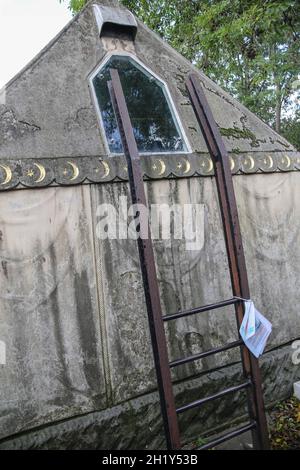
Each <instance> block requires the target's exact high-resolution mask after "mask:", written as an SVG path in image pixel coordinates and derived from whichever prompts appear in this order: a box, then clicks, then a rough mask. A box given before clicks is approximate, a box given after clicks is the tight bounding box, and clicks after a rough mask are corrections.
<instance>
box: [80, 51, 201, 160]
mask: <svg viewBox="0 0 300 470" xmlns="http://www.w3.org/2000/svg"><path fill="white" fill-rule="evenodd" d="M113 56H124V57H129V58H131V59H132V60H133V62H136V63H137V64H138V65H140V66H141V68H142V69H145V70H146V71H147V72H148V73H149V75H151V76H152V77H154V78H155V79H156V80H157V81H158V82H160V83H161V84H162V85H163V88H164V93H165V95H166V100H167V103H168V106H169V108H170V112H171V115H172V117H173V119H174V124H175V126H176V127H178V130H179V132H180V134H181V136H182V140H183V142H184V145H185V147H186V150H180V151H172V152H139V153H140V155H142V156H144V155H145V156H147V155H149V156H150V155H188V154H191V153H192V148H191V146H190V143H189V140H188V138H187V135H186V132H185V129H184V127H183V125H182V122H181V119H180V117H179V113H178V111H177V108H176V106H175V103H174V100H173V98H172V95H171V93H170V90H169V87H168V84H167V83H166V81H165V80H163V79H162V78H161V77H160V76H159V75H157V74H156V73H155V72H153V71H152V70H151V69H150V68H149V67H147V65H145V64H144V63H143V62H142V61H141V60H140V59H139V58H138V57H137V56H136V55H134V54H132V53H130V52H124V51H117V52H109V53H108V54H106V55H105V57H104V58H103V60H102V61H101V63H100V64H99V65H97V66H96V68H95V69H94V70H93V72H92V73H91V74H90V76H89V87H90V90H91V94H92V101H93V103H94V106H95V108H96V114H97V118H98V124H99V127H100V132H101V137H102V139H103V142H104V146H105V150H106V152H107V154H108V155H112V156H113V157H117V156H121V155H124V153H122V152H120V153H113V152H111V151H110V148H109V143H108V140H107V137H106V133H105V127H104V122H103V118H102V113H101V109H100V106H99V102H98V98H97V95H96V90H95V87H94V84H93V80H94V78H95V77H96V75H98V73H99V72H100V70H101V69H102V68H103V67H104V66H105V65H106V64H107V62H108V61H109V60H110V59H111V57H113Z"/></svg>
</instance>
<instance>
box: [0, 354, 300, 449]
mask: <svg viewBox="0 0 300 470" xmlns="http://www.w3.org/2000/svg"><path fill="white" fill-rule="evenodd" d="M261 363H262V372H263V380H264V391H265V398H266V401H267V402H268V403H269V404H271V403H275V402H277V401H278V400H280V399H284V398H286V397H287V396H289V395H290V394H291V391H292V386H291V384H292V383H293V382H295V381H296V380H299V377H300V368H299V367H298V368H296V367H295V366H293V364H292V358H291V346H290V345H287V346H285V347H282V348H280V349H278V350H275V351H273V352H269V353H267V354H265V355H264V356H263V359H262V361H261ZM240 376H241V367H240V366H238V365H229V366H228V367H225V368H223V369H221V370H218V371H215V372H211V373H210V374H207V375H203V376H198V377H195V378H194V379H192V380H190V381H188V382H181V383H178V384H177V385H176V386H175V392H176V399H177V401H178V403H181V404H183V403H185V402H186V397H187V391H188V394H189V398H190V399H195V400H196V399H197V398H199V394H201V392H205V393H207V394H211V393H215V392H218V391H219V390H220V385H223V386H230V385H231V384H232V383H234V382H236V381H237V380H239V379H240ZM274 377H276V380H274ZM245 406H246V403H245V395H244V394H243V393H240V394H238V395H235V396H234V398H232V397H227V398H225V399H222V400H220V401H219V402H215V403H214V404H209V405H205V406H203V407H201V408H198V409H197V410H191V411H190V412H189V413H184V414H183V415H182V416H181V421H180V426H181V430H182V432H183V439H184V441H185V442H191V441H193V440H195V439H197V438H199V437H200V436H205V435H206V433H207V431H210V432H216V431H219V430H222V429H223V427H224V426H225V427H226V426H227V425H228V424H229V423H235V422H238V421H239V420H240V419H242V420H243V419H245V420H247V418H246V416H245V414H244V413H245ZM159 448H165V441H164V437H163V426H162V421H161V416H160V408H159V402H158V395H157V393H153V392H152V393H148V394H145V395H143V396H140V397H137V398H134V399H132V400H128V401H126V402H124V403H122V404H120V405H117V406H112V407H109V408H107V409H106V410H104V411H97V412H94V413H89V414H84V415H82V416H77V417H75V418H73V419H71V420H64V421H62V422H60V423H53V424H52V425H51V426H45V427H44V428H43V429H42V430H41V429H38V430H32V431H31V432H27V433H26V434H23V435H20V436H12V437H11V438H9V439H7V440H3V441H1V442H0V449H12V450H13V449H159Z"/></svg>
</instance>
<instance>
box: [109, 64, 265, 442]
mask: <svg viewBox="0 0 300 470" xmlns="http://www.w3.org/2000/svg"><path fill="white" fill-rule="evenodd" d="M110 74H111V81H109V82H108V87H109V91H110V96H111V100H112V104H113V108H114V112H115V115H116V119H117V123H118V127H119V131H120V135H121V140H122V144H123V148H124V153H125V156H126V160H127V165H128V176H129V184H130V191H131V197H132V202H133V204H142V205H145V206H146V205H147V203H146V197H145V190H144V183H143V176H142V171H141V164H140V157H139V153H138V149H137V145H136V141H135V138H134V133H133V129H132V125H131V121H130V117H129V113H128V109H127V105H126V101H125V97H124V93H123V89H122V85H121V81H120V77H119V73H118V71H117V70H114V69H111V70H110ZM186 86H187V89H188V92H189V96H190V100H191V103H192V106H193V109H194V112H195V114H196V117H197V120H198V123H199V125H200V127H201V130H202V133H203V135H204V138H205V141H206V144H207V147H208V150H209V153H210V155H211V158H212V161H213V164H214V170H215V178H216V183H217V188H218V197H219V204H220V209H221V215H222V222H223V229H224V235H225V242H226V250H227V256H228V262H229V268H230V276H231V284H232V291H233V298H231V299H228V300H225V301H223V302H217V303H214V304H211V305H205V306H202V307H199V308H193V309H191V310H187V311H181V312H178V313H174V314H168V315H165V316H162V310H161V303H160V294H159V287H158V282H157V274H156V267H155V260H154V253H153V246H152V240H151V236H150V230H149V226H148V233H149V237H148V238H147V239H142V238H141V237H138V248H139V257H140V265H141V271H142V278H143V285H144V292H145V298H146V306H147V312H148V320H149V327H150V334H151V341H152V348H153V355H154V362H155V368H156V375H157V382H158V390H159V395H160V403H161V412H162V418H163V423H164V430H165V436H166V442H167V448H168V449H180V448H181V442H180V432H179V424H178V415H179V414H181V413H183V412H185V411H187V410H190V409H192V408H195V407H199V406H201V405H203V404H205V403H208V402H210V401H213V400H216V399H219V398H222V397H224V396H226V395H229V394H232V393H234V392H238V391H240V390H243V389H245V390H246V391H247V400H248V413H249V423H248V424H246V425H244V426H241V427H239V428H238V429H235V430H234V431H231V432H229V433H227V434H224V435H222V436H221V437H218V438H216V439H214V440H212V441H211V442H209V443H207V444H205V445H203V446H202V447H200V448H199V449H201V450H202V449H203V450H204V449H209V448H212V447H215V446H217V445H218V444H221V443H222V442H225V441H227V440H229V439H231V438H233V437H235V436H238V435H240V434H242V433H245V432H247V431H250V430H251V432H252V438H253V447H254V449H268V448H269V437H268V428H267V422H266V416H265V410H264V402H263V396H262V385H261V378H260V370H259V365H258V361H257V359H256V358H255V357H254V356H253V355H252V354H251V353H250V351H249V350H248V349H247V348H246V346H245V345H244V343H243V342H242V340H238V341H234V342H232V343H229V344H227V345H225V346H223V347H218V348H214V349H211V350H208V351H205V352H200V353H199V354H195V355H192V356H189V357H185V358H182V359H178V360H175V361H172V362H170V361H169V358H168V350H167V342H166V336H165V330H164V323H166V322H169V321H174V320H177V319H179V318H183V317H187V316H188V315H195V314H200V313H203V312H206V311H210V310H214V309H218V308H222V307H225V306H227V305H234V306H235V313H236V320H237V327H238V329H239V327H240V325H241V322H242V319H243V314H244V307H243V302H242V300H241V298H246V299H249V298H250V293H249V285H248V279H247V271H246V264H245V258H244V252H243V245H242V238H241V232H240V226H239V220H238V212H237V206H236V200H235V194H234V188H233V181H232V175H231V171H230V166H229V158H228V154H227V151H226V149H225V146H224V143H223V141H222V138H221V135H220V132H219V130H218V128H217V125H216V123H215V121H214V118H213V116H212V112H211V110H210V107H209V105H208V102H207V100H206V97H205V95H204V92H203V90H202V87H201V84H200V81H199V80H198V78H197V76H196V75H195V74H191V75H189V77H188V79H187V82H186ZM237 297H239V299H238V298H237ZM237 347H240V350H241V358H242V365H243V375H244V382H243V383H241V384H239V385H236V386H232V387H230V388H228V389H226V390H223V391H221V392H219V393H216V394H214V395H211V396H208V397H205V398H201V399H199V400H196V401H194V402H192V403H189V404H186V405H184V406H181V407H179V408H176V406H175V398H174V393H173V385H172V380H171V368H173V367H176V366H179V365H182V364H186V363H189V362H192V361H195V360H198V359H202V358H204V357H208V356H211V355H213V354H217V353H220V352H222V351H226V350H229V349H232V348H237Z"/></svg>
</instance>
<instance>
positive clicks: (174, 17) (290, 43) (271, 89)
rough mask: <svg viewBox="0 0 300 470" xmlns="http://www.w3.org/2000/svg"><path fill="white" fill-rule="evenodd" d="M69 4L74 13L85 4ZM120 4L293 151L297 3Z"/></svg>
mask: <svg viewBox="0 0 300 470" xmlns="http://www.w3.org/2000/svg"><path fill="white" fill-rule="evenodd" d="M69 3H70V8H71V10H72V11H73V12H77V11H79V10H80V9H81V8H82V7H83V6H84V4H86V3H87V0H69ZM121 3H123V5H125V6H126V7H127V8H129V9H130V10H131V11H133V12H134V13H135V14H136V15H137V16H138V17H139V18H140V19H141V20H142V21H143V22H145V23H146V24H147V25H148V26H149V27H150V28H151V29H153V30H154V31H156V32H157V33H158V34H159V35H160V36H161V37H163V38H164V39H165V40H166V41H168V42H169V43H170V44H171V45H172V46H173V47H174V48H175V49H177V50H178V51H179V52H180V53H182V54H183V55H184V56H185V57H187V58H188V59H189V60H191V61H192V62H193V63H194V64H195V65H197V66H198V67H199V68H201V69H202V70H203V71H204V73H206V74H207V75H208V76H210V77H211V78H212V79H213V80H214V81H215V82H217V83H218V84H219V85H220V86H222V87H223V88H224V89H226V90H227V91H229V92H230V93H231V94H232V95H233V96H235V97H236V98H237V99H238V100H239V101H241V102H242V103H243V104H245V106H247V107H248V108H249V109H251V110H252V111H253V112H254V113H256V114H257V115H259V116H260V117H261V118H262V119H263V120H264V121H265V122H267V123H269V124H270V125H272V126H273V127H274V128H275V129H276V130H277V131H278V132H281V133H282V134H284V135H286V136H287V138H288V139H289V140H290V141H291V142H292V143H294V144H295V145H299V136H298V133H297V129H299V112H300V105H299V99H298V100H297V99H296V98H297V93H298V92H299V91H300V87H299V88H298V89H295V87H294V84H295V83H297V80H299V77H300V8H299V0H264V1H261V0H151V1H150V0H149V1H148V0H122V2H121ZM298 94H299V93H298ZM291 104H292V106H291ZM297 116H298V117H297ZM297 123H298V124H297Z"/></svg>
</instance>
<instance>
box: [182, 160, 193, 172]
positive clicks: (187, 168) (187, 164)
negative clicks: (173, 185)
mask: <svg viewBox="0 0 300 470" xmlns="http://www.w3.org/2000/svg"><path fill="white" fill-rule="evenodd" d="M190 169H191V164H190V162H189V161H188V160H186V161H185V170H184V172H183V173H184V174H185V173H188V172H189V171H190Z"/></svg>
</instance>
